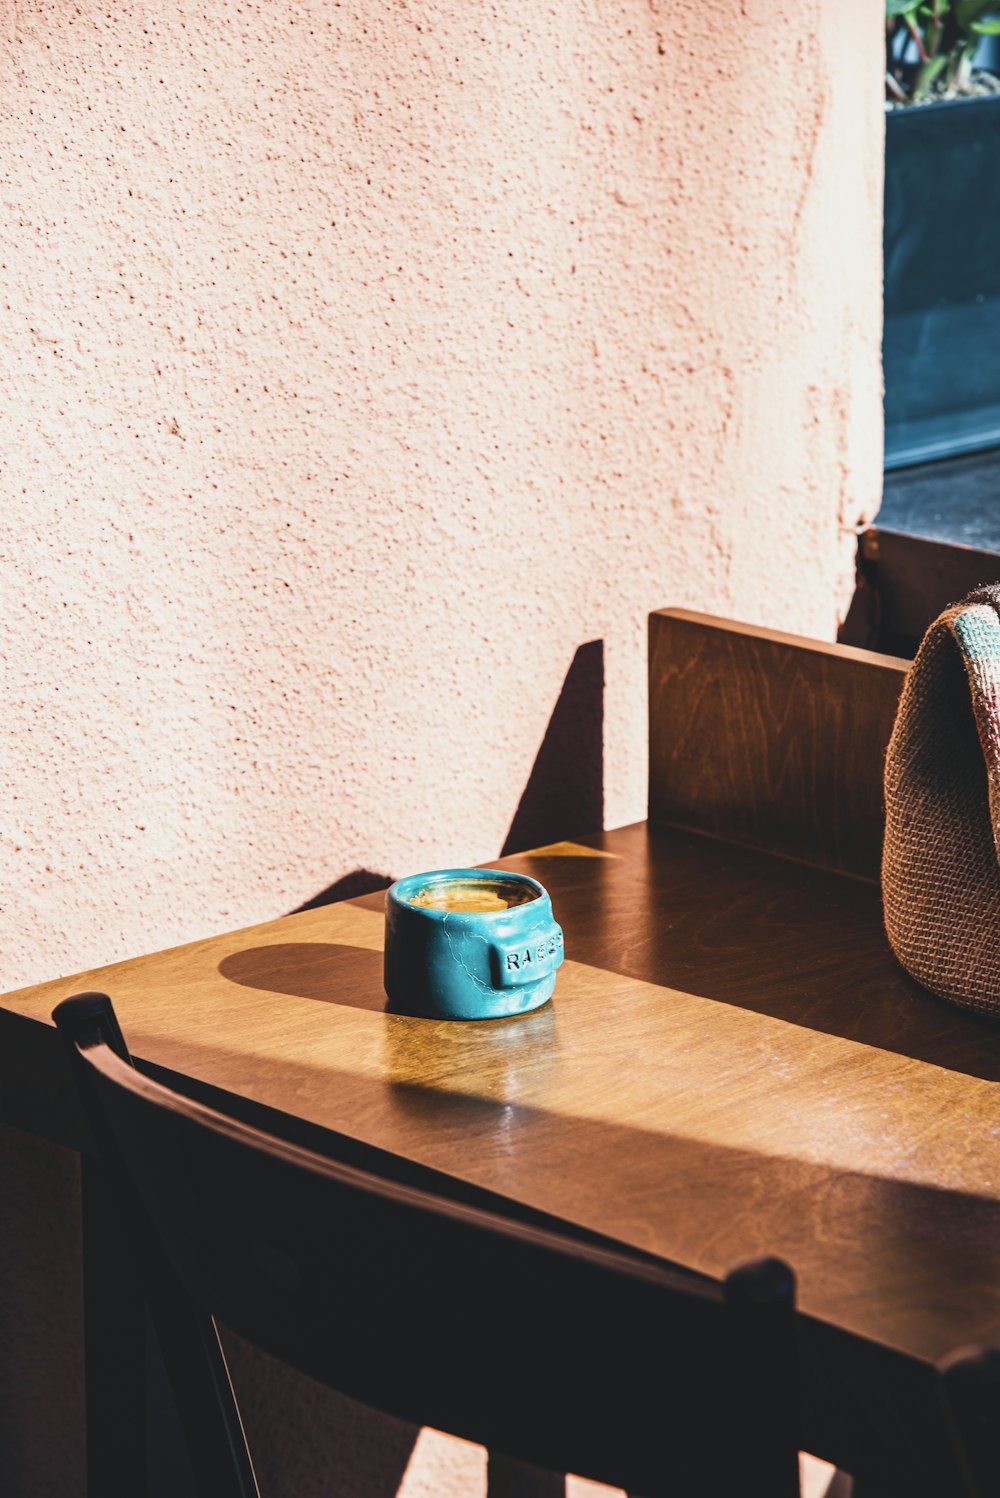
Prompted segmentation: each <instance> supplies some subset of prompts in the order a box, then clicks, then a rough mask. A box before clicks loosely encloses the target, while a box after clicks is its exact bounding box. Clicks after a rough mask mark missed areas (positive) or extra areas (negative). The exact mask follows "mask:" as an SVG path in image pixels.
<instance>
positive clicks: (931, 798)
mask: <svg viewBox="0 0 1000 1498" xmlns="http://www.w3.org/2000/svg"><path fill="white" fill-rule="evenodd" d="M885 809H886V825H885V844H884V848H883V853H882V899H883V904H884V907H885V924H886V930H887V932H888V934H889V941H890V943H891V945H892V949H893V951H894V952H895V954H896V956H897V958H898V959H899V961H900V962H901V963H902V965H903V967H905V968H906V970H907V972H909V973H910V974H911V975H912V976H913V977H914V978H916V980H917V982H918V983H922V984H923V985H924V987H926V988H929V989H931V990H932V991H933V992H934V993H937V994H940V995H941V997H942V998H945V999H950V1000H951V1001H952V1002H953V1003H956V1004H964V1005H967V1006H968V1007H969V1008H972V1009H980V1010H988V1011H991V1012H993V1013H997V1014H1000V854H998V849H1000V584H996V585H991V586H989V587H984V588H977V589H976V591H975V592H974V593H970V594H969V596H968V598H966V599H964V600H963V601H962V602H961V603H958V604H954V605H953V606H952V607H951V608H948V609H945V611H944V613H943V614H941V615H940V616H939V617H938V618H937V619H936V620H935V621H934V623H933V624H932V625H931V626H930V628H929V629H928V631H927V633H926V634H925V635H924V638H923V640H922V641H921V645H920V649H919V650H918V652H917V657H916V660H915V661H914V662H913V665H912V666H911V667H910V670H909V672H908V673H907V677H906V681H905V684H904V686H903V693H902V696H901V698H900V702H899V709H898V711H897V714H896V722H895V725H894V727H893V731H892V737H891V739H890V740H889V749H888V753H887V755H886V763H885Z"/></svg>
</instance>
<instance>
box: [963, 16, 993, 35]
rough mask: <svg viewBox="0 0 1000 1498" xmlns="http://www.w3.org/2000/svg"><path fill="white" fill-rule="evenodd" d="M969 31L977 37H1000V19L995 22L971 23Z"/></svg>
mask: <svg viewBox="0 0 1000 1498" xmlns="http://www.w3.org/2000/svg"><path fill="white" fill-rule="evenodd" d="M969 30H970V31H974V32H975V33H976V35H977V36H1000V18H998V19H997V20H995V21H970V22H969Z"/></svg>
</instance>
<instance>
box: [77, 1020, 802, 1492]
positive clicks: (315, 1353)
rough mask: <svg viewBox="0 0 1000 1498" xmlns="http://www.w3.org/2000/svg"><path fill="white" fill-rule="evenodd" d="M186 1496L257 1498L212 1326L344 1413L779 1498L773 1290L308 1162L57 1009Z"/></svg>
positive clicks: (772, 1271) (791, 1403)
mask: <svg viewBox="0 0 1000 1498" xmlns="http://www.w3.org/2000/svg"><path fill="white" fill-rule="evenodd" d="M53 1017H54V1019H55V1021H56V1023H57V1025H58V1026H59V1029H60V1031H61V1032H62V1033H63V1035H64V1037H65V1039H66V1041H67V1044H68V1049H69V1055H70V1062H71V1066H72V1068H73V1073H74V1077H75V1080H76V1083H77V1086H78V1089H79V1093H80V1098H81V1102H82V1106H83V1110H84V1113H85V1115H86V1118H87V1121H88V1123H89V1126H90V1129H91V1132H92V1135H93V1139H94V1143H95V1146H96V1149H97V1153H98V1156H99V1158H100V1160H101V1161H102V1163H103V1166H104V1168H105V1171H106V1174H107V1177H108V1181H109V1185H110V1186H111V1189H112V1193H113V1195H114V1196H115V1197H116V1198H117V1201H118V1204H119V1206H120V1209H121V1215H122V1221H123V1228H124V1230H125V1231H126V1233H127V1236H128V1237H129V1238H130V1240H131V1243H132V1246H133V1248H134V1250H135V1254H136V1257H137V1261H138V1264H139V1268H140V1273H141V1277H142V1280H143V1284H144V1287H145V1290H146V1293H147V1297H148V1302H149V1307H150V1312H151V1316H152V1320H153V1323H154V1326H155V1328H156V1331H157V1335H158V1337H159V1340H160V1343H161V1348H162V1352H163V1356H164V1361H165V1364H166V1367H167V1370H168V1373H169V1376H170V1379H171V1384H172V1387H173V1391H174V1394H175V1399H176V1403H177V1407H178V1411H179V1414H180V1418H181V1423H182V1426H183V1429H184V1431H185V1434H186V1437H187V1440H188V1444H189V1447H190V1453H191V1459H192V1465H193V1468H194V1470H195V1472H196V1477H197V1482H198V1485H199V1491H200V1492H201V1493H202V1494H203V1498H257V1494H258V1489H257V1484H256V1481H255V1478H254V1473H253V1466H252V1462H251V1458H250V1454H249V1452H248V1450H247V1445H246V1440H245V1437H244V1433H243V1427H242V1424H241V1421H240V1416H239V1411H238V1408H237V1404H236V1400H235V1398H234V1395H233V1390H232V1387H231V1384H230V1380H229V1374H228V1371H227V1368H226V1363H225V1359H224V1356H223V1353H222V1348H221V1346H220V1342H219V1337H218V1332H217V1330H216V1318H218V1320H219V1321H220V1322H221V1323H222V1324H223V1325H225V1326H227V1327H230V1328H232V1329H233V1330H234V1331H235V1332H236V1333H238V1335H239V1336H240V1337H242V1338H245V1339H246V1340H247V1341H249V1342H252V1343H254V1344H256V1345H257V1346H259V1347H260V1348H262V1349H264V1350H265V1351H266V1352H268V1353H270V1354H272V1355H273V1356H275V1357H277V1358H279V1359H281V1360H282V1361H284V1362H286V1363H287V1364H289V1365H291V1366H293V1367H295V1368H297V1369H300V1370H302V1371H303V1372H305V1373H306V1374H308V1375H310V1376H312V1377H313V1378H316V1379H319V1380H321V1381H322V1382H324V1383H326V1384H327V1385H329V1386H331V1387H333V1388H336V1389H337V1390H339V1391H341V1392H342V1393H344V1394H346V1395H348V1396H350V1397H352V1398H354V1399H357V1400H360V1401H362V1402H364V1403H366V1404H368V1405H370V1406H373V1407H375V1408H377V1409H380V1410H383V1411H385V1412H387V1413H389V1414H392V1415H394V1416H397V1417H399V1418H402V1419H404V1420H408V1421H410V1422H412V1423H413V1424H416V1425H429V1426H432V1427H435V1428H437V1429H439V1430H443V1431H446V1432H449V1433H451V1434H454V1435H458V1436H462V1437H464V1438H465V1439H467V1440H471V1441H476V1442H479V1443H481V1444H482V1445H484V1446H486V1447H488V1448H489V1449H490V1451H491V1452H494V1451H496V1452H499V1453H502V1454H503V1455H504V1456H505V1457H506V1458H508V1459H510V1460H512V1461H513V1462H515V1463H525V1464H527V1465H529V1466H531V1467H533V1468H539V1469H543V1470H546V1471H552V1472H557V1473H562V1472H566V1471H570V1472H576V1473H579V1474H580V1475H582V1476H585V1477H590V1478H593V1479H596V1480H599V1481H605V1482H608V1483H612V1484H615V1485H618V1486H620V1487H624V1488H626V1489H627V1490H628V1491H629V1492H631V1493H642V1494H646V1495H648V1498H652V1495H654V1494H657V1493H661V1492H664V1493H665V1492H667V1491H669V1492H671V1493H685V1494H695V1493H697V1494H698V1495H699V1498H713V1495H719V1498H722V1495H723V1494H725V1495H726V1498H731V1495H732V1494H733V1493H735V1492H743V1493H760V1494H762V1495H763V1494H766V1495H767V1498H791V1495H797V1494H798V1493H799V1481H798V1456H797V1442H796V1424H797V1422H796V1412H795V1386H796V1376H795V1352H794V1336H795V1318H794V1306H793V1298H794V1280H793V1276H792V1274H791V1271H790V1270H789V1269H788V1268H787V1267H786V1266H785V1265H783V1264H782V1263H780V1262H779V1261H778V1260H774V1259H770V1260H760V1261H757V1262H755V1263H752V1264H747V1265H743V1266H741V1267H740V1268H737V1269H736V1270H734V1271H733V1272H732V1273H731V1274H730V1275H729V1276H728V1278H727V1279H726V1281H725V1284H724V1285H722V1286H719V1285H716V1284H714V1283H712V1282H708V1281H703V1280H701V1279H698V1278H696V1277H693V1276H686V1275H682V1274H680V1273H678V1272H677V1271H675V1270H673V1269H671V1268H669V1267H668V1266H666V1265H665V1264H663V1263H662V1262H660V1261H658V1260H656V1259H655V1258H653V1257H651V1256H646V1255H642V1254H640V1253H631V1252H625V1251H622V1250H619V1249H616V1248H615V1247H613V1246H611V1247H608V1248H604V1247H602V1246H600V1245H597V1244H594V1243H592V1242H585V1241H581V1240H578V1239H575V1238H573V1237H572V1236H570V1235H569V1234H568V1233H566V1234H564V1233H562V1232H560V1231H549V1230H547V1229H543V1228H540V1227H536V1226H530V1225H526V1224H525V1223H523V1222H519V1221H517V1220H515V1219H513V1218H507V1217H505V1216H503V1215H500V1214H498V1213H492V1212H486V1211H483V1210H480V1209H478V1208H472V1207H468V1206H465V1205H462V1204H459V1203H457V1202H455V1201H452V1200H447V1199H444V1198H442V1197H437V1196H435V1195H433V1194H430V1193H428V1192H424V1191H422V1190H417V1189H414V1188H413V1187H412V1186H406V1185H401V1184H399V1183H397V1182H394V1181H392V1180H389V1179H386V1178H384V1177H382V1176H379V1175H375V1174H371V1173H368V1172H366V1171H363V1170H360V1169H358V1168H356V1167H353V1166H349V1165H345V1164H342V1163H339V1162H338V1161H336V1160H334V1159H330V1158H327V1157H326V1156H322V1155H319V1154H314V1153H312V1152H310V1151H308V1150H305V1149H302V1148H300V1147H298V1146H295V1145H291V1144H289V1143H287V1142H285V1141H282V1140H281V1139H278V1138H275V1137H273V1136H269V1135H267V1134H265V1133H262V1132H261V1131H259V1130H257V1129H254V1128H251V1127H249V1126H247V1125H246V1124H244V1123H242V1122H240V1121H237V1120H235V1119H233V1118H230V1117H227V1116H225V1115H223V1114H221V1113H218V1112H215V1111H213V1110H211V1109H209V1108H206V1107H204V1106H202V1105H201V1104H198V1103H195V1102H193V1101H192V1100H190V1099H188V1098H185V1097H183V1096H181V1095H179V1094H177V1093H174V1092H173V1091H171V1090H170V1089H169V1088H167V1087H164V1086H162V1085H160V1084H159V1083H157V1082H154V1081H153V1080H152V1079H150V1078H148V1077H146V1076H144V1075H143V1074H142V1073H140V1072H138V1071H136V1070H135V1069H134V1068H133V1067H132V1065H131V1064H130V1058H129V1056H128V1051H127V1049H126V1047H125V1043H124V1040H123V1038H122V1035H121V1032H120V1030H119V1027H118V1023H117V1020H116V1018H115V1014H114V1010H113V1008H112V1005H111V1001H110V999H108V998H107V996H106V995H103V994H79V995H77V996H75V997H74V998H70V999H67V1000H65V1001H64V1002H63V1003H62V1004H60V1005H59V1006H58V1007H57V1008H56V1010H55V1012H54V1016H53Z"/></svg>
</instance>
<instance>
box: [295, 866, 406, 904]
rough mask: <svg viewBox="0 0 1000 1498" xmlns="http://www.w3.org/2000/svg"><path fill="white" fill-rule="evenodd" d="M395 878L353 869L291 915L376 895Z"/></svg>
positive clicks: (369, 870) (367, 870)
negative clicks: (336, 902) (338, 901)
mask: <svg viewBox="0 0 1000 1498" xmlns="http://www.w3.org/2000/svg"><path fill="white" fill-rule="evenodd" d="M394 878H395V876H394V875H392V874H376V872H375V870H374V869H352V870H351V872H350V873H349V874H345V875H344V877H343V878H342V879H337V880H336V881H335V882H334V883H333V884H331V885H329V886H328V887H327V888H326V889H321V890H320V892H319V894H318V895H313V896H312V898H311V899H309V900H306V901H305V903H304V904H302V905H296V907H295V909H294V910H293V911H292V912H291V913H292V915H298V913H299V911H300V910H315V909H316V907H317V906H318V905H333V904H334V903H335V901H337V900H356V899H357V898H358V896H359V895H371V894H374V892H375V891H376V890H379V889H388V888H389V885H390V884H392V883H393V881H394Z"/></svg>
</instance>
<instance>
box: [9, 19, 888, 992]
mask: <svg viewBox="0 0 1000 1498" xmlns="http://www.w3.org/2000/svg"><path fill="white" fill-rule="evenodd" d="M834 12H835V13H834ZM0 27H2V32H0V66H2V81H3V86H2V90H0V208H2V224H3V228H2V231H0V234H2V260H3V270H2V296H0V348H2V371H0V429H2V431H3V434H4V435H3V442H2V463H3V505H2V516H0V526H2V530H3V535H2V544H0V568H2V576H0V600H2V602H0V607H2V612H3V625H2V634H0V658H2V663H3V688H2V691H3V697H2V701H3V712H2V715H0V798H2V807H3V816H2V819H0V910H2V914H0V922H2V926H0V986H5V987H9V986H13V985H15V984H18V983H21V982H27V981H31V980H33V979H40V978H43V977H48V976H51V975H52V974H53V973H57V972H59V971H73V970H79V969H80V968H82V967H85V966H88V965H91V964H96V963H100V962H103V961H105V960H110V959H112V958H116V957H120V956H124V955H127V954H130V953H134V952H136V951H137V950H141V949H149V948H155V947H159V946H163V945H166V944H168V943H173V942H177V941H180V940H182V939H187V938H191V937H195V936H197V935H199V934H202V933H205V932H207V931H210V930H213V929H218V928H219V927H225V926H233V925H236V924H240V923H247V922H252V921H255V920H258V919H261V918H263V917H266V916H271V915H274V914H276V913H278V912H281V911H282V910H287V909H290V908H293V907H294V906H295V905H297V904H299V903H301V902H302V901H303V900H306V899H308V898H309V897H311V896H312V895H314V894H315V893H316V892H317V891H319V890H321V889H323V888H324V887H326V886H328V885H330V884H332V883H334V882H335V881H336V880H338V879H340V878H341V877H342V876H343V875H345V874H347V873H349V872H350V871H351V870H353V869H355V868H358V867H368V868H372V869H375V870H377V871H379V872H385V873H391V874H395V875H398V874H400V873H403V872H406V871H412V870H413V869H416V868H421V867H429V866H438V865H441V864H445V863H449V862H453V861H466V860H471V859H476V860H479V859H485V858H489V857H491V856H493V855H495V853H496V852H497V850H498V849H499V847H500V845H501V844H502V842H503V839H504V835H505V832H506V830H507V827H508V825H509V824H510V821H511V818H512V816H513V814H514V811H515V809H516V807H517V805H518V800H519V797H520V795H521V792H522V790H523V789H524V786H525V782H526V781H527V778H528V775H529V773H530V771H531V767H532V763H533V760H534V757H535V754H536V751H537V749H538V746H539V743H540V741H541V739H542V737H543V734H544V732H545V728H546V724H547V722H548V719H549V716H550V714H551V713H552V710H553V706H554V704H555V702H556V699H557V697H558V694H559V689H560V686H561V683H562V681H563V677H564V675H565V673H566V670H567V668H568V666H569V664H570V661H571V660H572V658H573V654H574V651H575V650H576V648H577V647H578V646H579V645H580V644H581V643H583V642H584V641H588V640H592V639H600V640H603V642H604V667H605V674H606V688H605V700H604V710H605V741H604V774H605V782H604V784H605V791H604V812H605V820H606V823H607V824H608V825H615V824H619V823H621V822H624V821H628V820H631V819H634V818H638V817H641V816H642V815H643V814H644V803H645V742H644V739H645V718H644V713H645V681H644V671H645V645H644V637H645V620H646V615H647V612H648V611H649V610H650V609H652V608H655V607H659V606H662V605H664V604H669V603H674V604H685V605H688V606H696V607H704V608H709V609H714V610H717V611H720V612H723V613H726V614H730V615H733V616H737V617H742V618H745V619H750V620H756V621H766V622H767V623H769V624H772V625H777V626H783V625H784V626H789V627H791V628H794V629H797V630H802V631H806V632H809V633H813V634H817V635H822V636H826V637H829V636H831V635H832V633H833V631H834V630H835V627H836V624H837V620H838V615H839V614H841V613H842V612H843V610H844V608H845V606H846V601H847V599H848V597H849V593H850V575H851V569H852V553H853V537H852V529H853V527H855V526H856V525H857V523H858V522H859V521H860V520H862V519H863V518H865V517H867V516H870V515H871V513H872V511H873V509H874V507H875V505H876V503H877V496H878V491H879V470H880V442H881V438H880V423H881V416H880V401H879V389H880V368H879V334H880V315H881V314H880V270H879V223H880V183H881V154H880V143H881V130H882V119H881V104H880V85H879V78H880V69H881V65H880V61H879V57H880V51H879V49H880V47H881V23H880V19H879V15H878V14H877V7H876V6H873V5H872V4H871V3H870V0H843V3H839V4H838V5H837V6H836V7H831V6H829V5H825V4H822V3H821V0H743V3H738V0H716V3H715V4H712V5H706V4H705V3H704V0H670V3H669V4H668V3H667V0H596V3H591V4H586V5H581V4H580V3H579V0H540V3H538V4H537V5H531V6H524V5H513V6H511V5H499V4H487V3H483V4H475V5H471V4H449V3H448V0H394V3H390V4H379V5H375V4H371V3H360V0H345V3H342V4H331V3H329V0H280V3H268V4H263V3H258V4H253V3H239V4H237V3H233V0H199V3H198V4H191V3H188V0H178V3H176V4H171V5H169V6H163V5H154V4H152V3H144V0H140V3H133V4H116V5H114V6H106V5H103V4H102V5H97V4H92V3H90V0H80V3H78V4H75V5H65V4H62V3H43V0H37V3H33V0H19V3H16V4H11V5H8V6H6V7H4V8H3V13H2V18H0Z"/></svg>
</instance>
